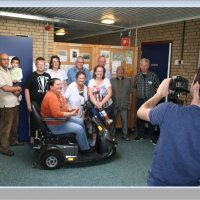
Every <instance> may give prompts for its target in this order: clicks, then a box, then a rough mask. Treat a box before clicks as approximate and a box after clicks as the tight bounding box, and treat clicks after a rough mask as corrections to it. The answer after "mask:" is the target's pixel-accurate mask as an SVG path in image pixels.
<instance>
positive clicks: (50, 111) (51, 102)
mask: <svg viewBox="0 0 200 200" xmlns="http://www.w3.org/2000/svg"><path fill="white" fill-rule="evenodd" d="M68 110H69V109H68V105H67V102H66V99H65V97H64V96H62V94H60V95H57V94H55V93H54V92H53V91H51V90H49V91H48V92H47V93H46V94H45V96H44V99H43V101H42V104H41V111H40V113H41V115H42V117H55V118H60V117H64V112H68ZM66 120H67V118H66ZM46 123H47V124H48V125H58V124H62V123H63V122H56V121H51V122H46Z"/></svg>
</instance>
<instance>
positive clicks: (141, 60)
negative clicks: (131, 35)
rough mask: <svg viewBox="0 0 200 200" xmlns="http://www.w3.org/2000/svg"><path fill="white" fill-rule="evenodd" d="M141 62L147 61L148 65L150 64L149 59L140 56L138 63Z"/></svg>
mask: <svg viewBox="0 0 200 200" xmlns="http://www.w3.org/2000/svg"><path fill="white" fill-rule="evenodd" d="M143 62H145V63H147V64H148V66H149V65H150V60H149V59H147V58H142V59H140V64H142V63H143Z"/></svg>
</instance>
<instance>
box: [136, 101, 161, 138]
mask: <svg viewBox="0 0 200 200" xmlns="http://www.w3.org/2000/svg"><path fill="white" fill-rule="evenodd" d="M147 100H148V99H139V98H137V104H136V108H137V110H138V109H139V108H140V107H141V105H142V104H143V103H144V102H146V101H147ZM146 124H147V125H148V128H147V127H146ZM136 126H137V127H136V131H137V136H138V137H143V138H146V137H147V135H149V136H150V138H151V139H152V140H155V139H157V137H158V134H157V133H156V131H155V126H154V125H152V124H151V123H150V122H147V121H145V120H142V119H140V118H137V124H136Z"/></svg>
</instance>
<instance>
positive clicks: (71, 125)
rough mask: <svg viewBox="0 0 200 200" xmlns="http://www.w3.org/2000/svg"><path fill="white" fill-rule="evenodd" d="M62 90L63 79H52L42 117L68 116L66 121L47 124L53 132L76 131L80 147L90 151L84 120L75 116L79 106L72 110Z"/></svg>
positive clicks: (42, 109) (43, 104)
mask: <svg viewBox="0 0 200 200" xmlns="http://www.w3.org/2000/svg"><path fill="white" fill-rule="evenodd" d="M61 91H62V83H61V80H60V79H57V78H54V79H52V80H51V81H50V90H49V91H48V92H47V93H46V95H45V97H44V99H43V101H42V105H41V115H42V117H56V118H60V117H64V118H66V121H64V122H60V121H59V122H58V121H51V122H46V124H47V126H48V128H49V129H50V130H51V131H52V133H53V134H63V133H75V134H76V140H77V142H78V144H79V147H80V149H81V150H82V151H88V150H90V146H89V144H88V141H87V137H86V132H85V126H84V123H83V120H81V119H79V118H77V117H74V116H76V114H77V112H78V108H74V109H73V110H71V111H70V110H69V108H68V105H67V102H66V99H65V97H64V96H63V95H62V93H61Z"/></svg>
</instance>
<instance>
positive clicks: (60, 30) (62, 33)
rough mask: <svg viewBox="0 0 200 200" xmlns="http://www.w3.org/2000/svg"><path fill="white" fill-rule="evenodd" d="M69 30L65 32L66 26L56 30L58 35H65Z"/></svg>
mask: <svg viewBox="0 0 200 200" xmlns="http://www.w3.org/2000/svg"><path fill="white" fill-rule="evenodd" d="M66 33H67V32H65V29H64V28H61V29H59V30H57V31H56V35H65V34H66Z"/></svg>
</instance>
